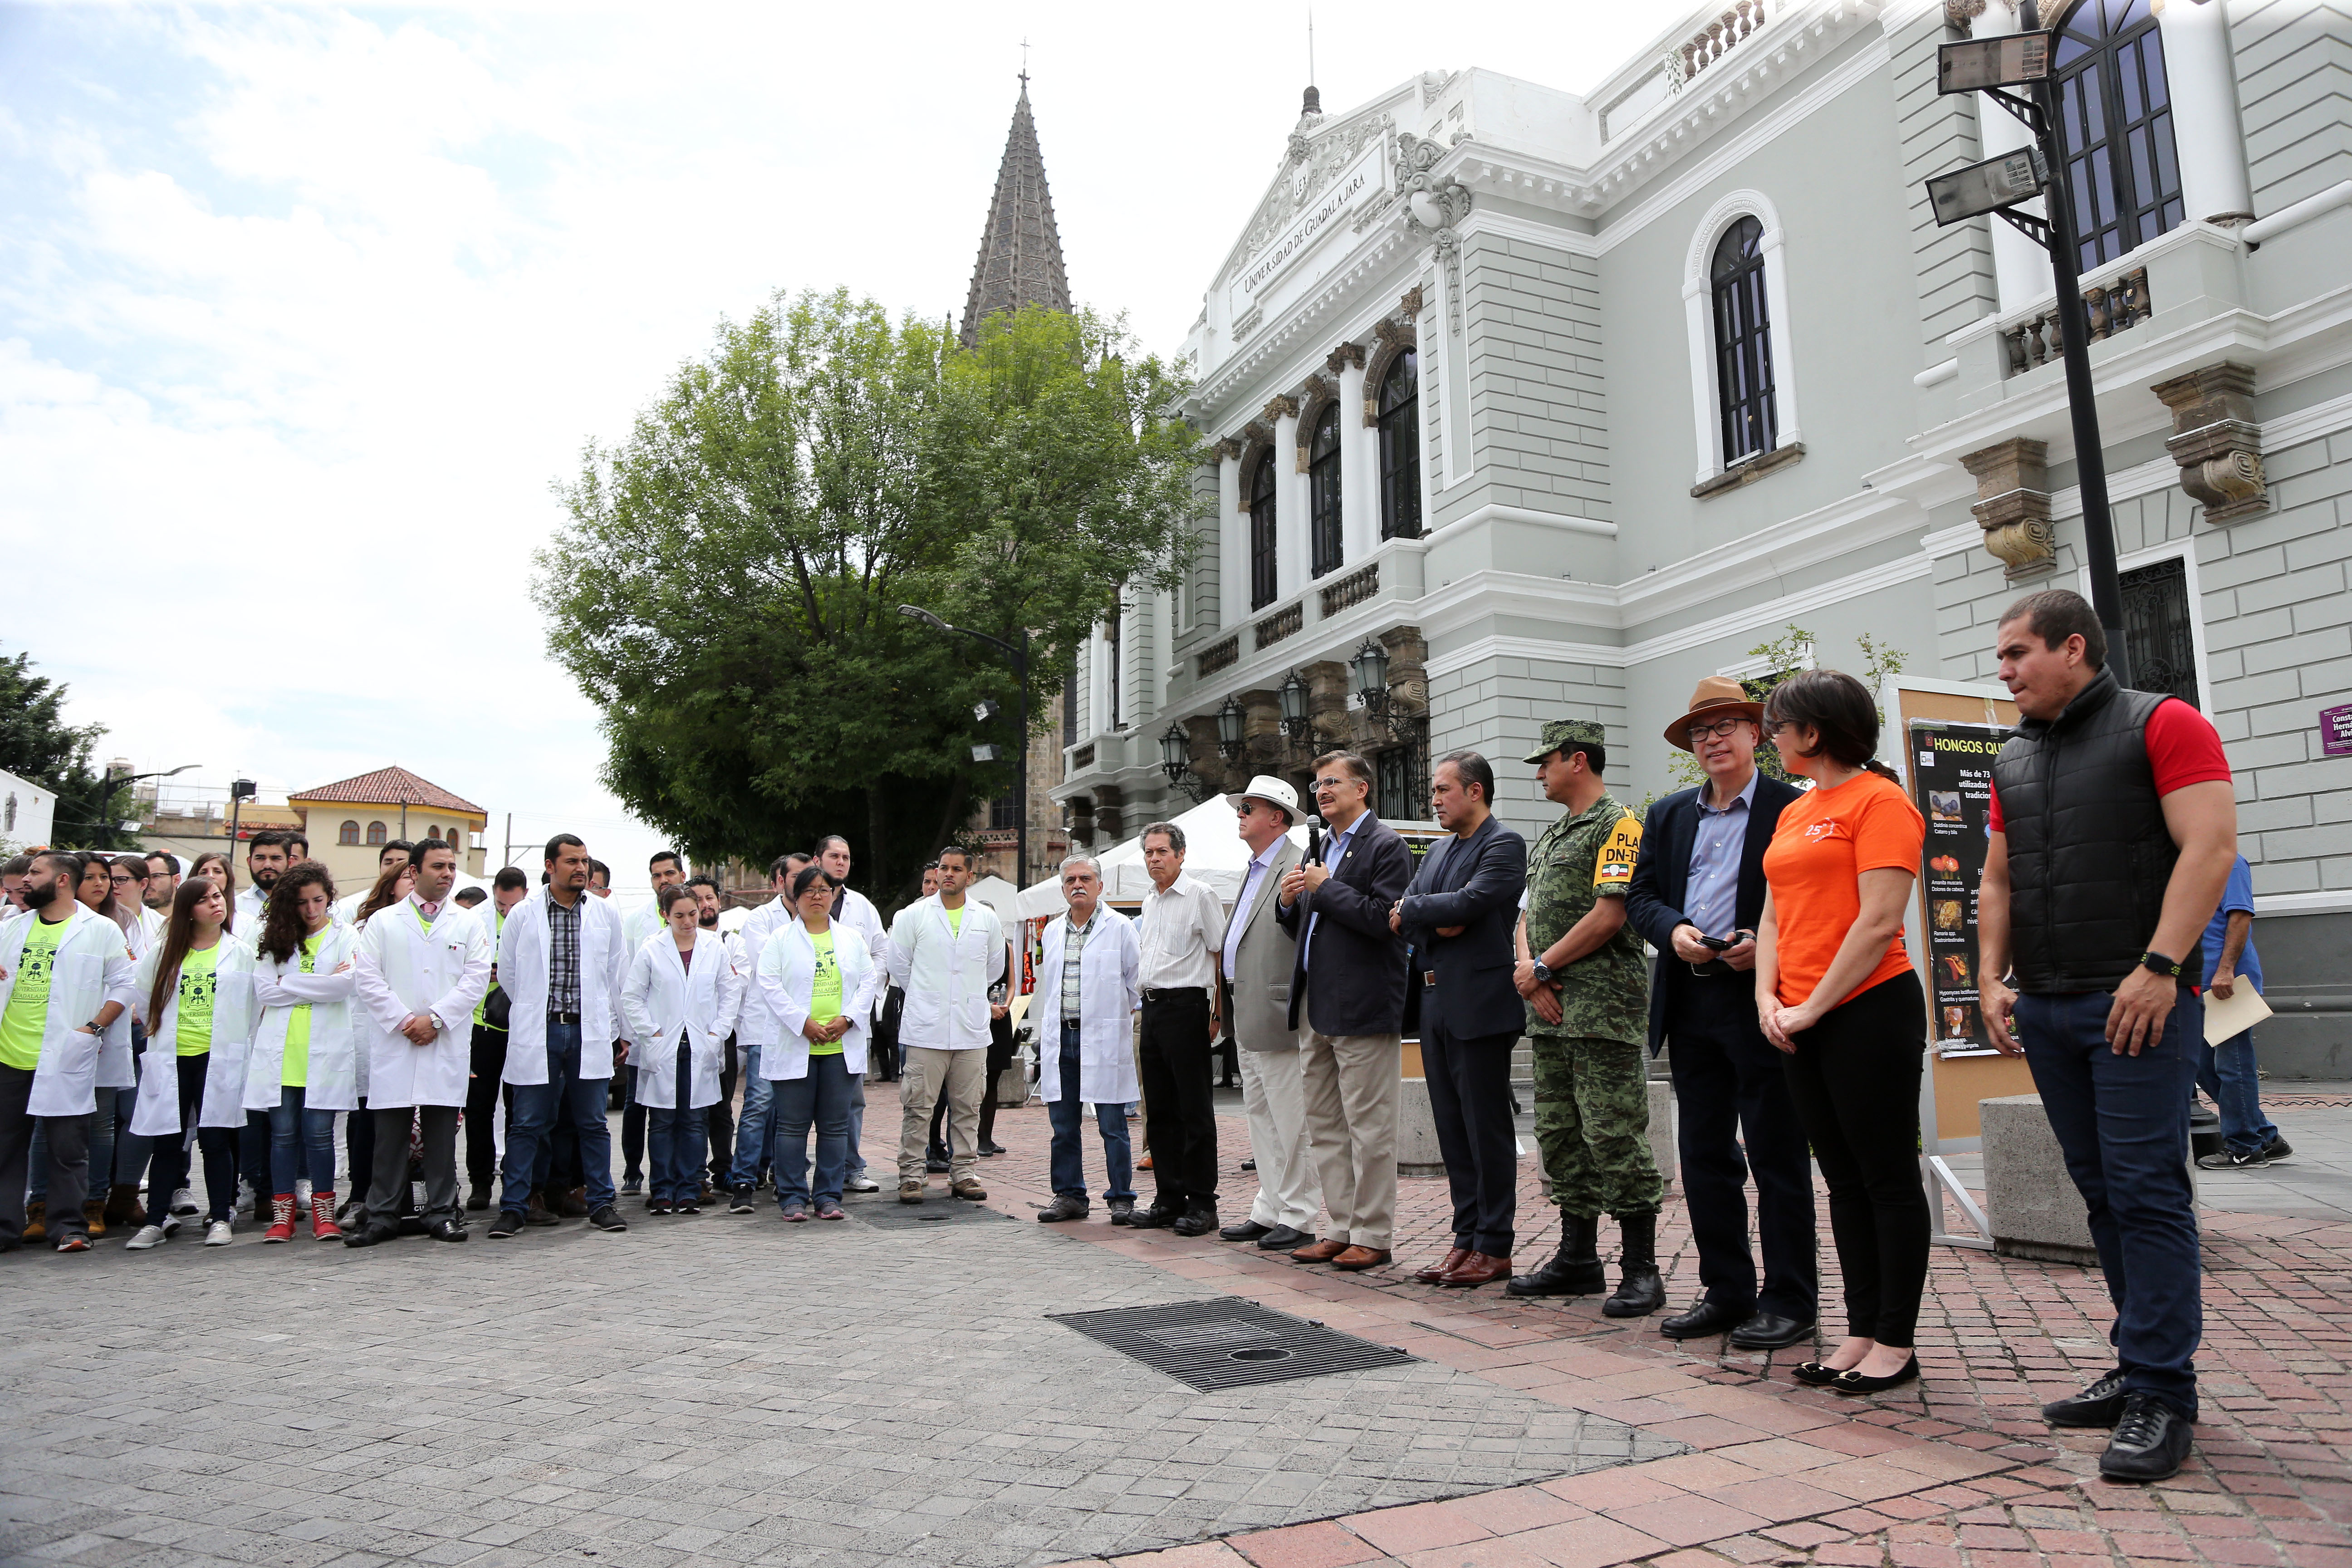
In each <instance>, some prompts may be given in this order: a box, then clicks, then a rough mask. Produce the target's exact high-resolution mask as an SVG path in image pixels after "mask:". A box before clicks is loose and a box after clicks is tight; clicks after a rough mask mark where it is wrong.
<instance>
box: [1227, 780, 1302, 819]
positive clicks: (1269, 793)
mask: <svg viewBox="0 0 2352 1568" xmlns="http://www.w3.org/2000/svg"><path fill="white" fill-rule="evenodd" d="M1245 800H1262V801H1264V802H1265V803H1266V805H1278V806H1280V807H1282V809H1283V810H1285V811H1286V812H1288V813H1290V820H1291V821H1293V822H1297V820H1299V818H1300V816H1301V815H1302V813H1301V812H1300V811H1299V809H1298V792H1297V790H1296V789H1293V788H1292V787H1291V785H1290V783H1289V781H1288V780H1286V779H1278V778H1276V777H1275V776H1274V775H1273V774H1272V773H1260V774H1258V775H1257V776H1256V777H1255V778H1254V779H1252V780H1250V782H1249V788H1247V789H1245V790H1243V791H1242V792H1241V793H1240V794H1238V795H1227V796H1225V804H1226V805H1230V806H1232V807H1233V808H1234V810H1236V811H1238V810H1240V809H1241V804H1242V802H1244V801H1245Z"/></svg>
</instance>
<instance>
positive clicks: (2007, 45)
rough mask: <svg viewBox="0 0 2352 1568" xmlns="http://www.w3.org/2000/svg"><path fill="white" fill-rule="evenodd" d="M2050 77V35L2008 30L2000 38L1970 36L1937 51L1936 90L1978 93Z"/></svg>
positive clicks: (2023, 85) (2044, 79)
mask: <svg viewBox="0 0 2352 1568" xmlns="http://www.w3.org/2000/svg"><path fill="white" fill-rule="evenodd" d="M2049 78H2050V35H2049V34H2048V33H2007V34H2004V35H2002V36H2001V37H1997V38H1966V39H1963V40H1961V41H1960V42H1959V43H1957V44H1946V45H1943V46H1942V47H1939V48H1937V51H1936V90H1937V92H1939V93H1940V92H1976V91H1979V89H1984V88H1989V87H2025V86H2029V85H2031V84H2032V83H2034V82H2038V81H2047V80H2048V79H2049Z"/></svg>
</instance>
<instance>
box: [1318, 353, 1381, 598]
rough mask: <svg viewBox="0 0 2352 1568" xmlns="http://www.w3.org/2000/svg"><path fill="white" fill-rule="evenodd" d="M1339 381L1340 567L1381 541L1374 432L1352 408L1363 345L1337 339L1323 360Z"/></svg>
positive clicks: (1360, 392)
mask: <svg viewBox="0 0 2352 1568" xmlns="http://www.w3.org/2000/svg"><path fill="white" fill-rule="evenodd" d="M1323 366H1324V369H1325V370H1326V371H1328V372H1329V373H1330V374H1331V375H1332V376H1333V377H1335V378H1336V379H1337V380H1338V382H1339V521H1340V530H1339V551H1340V555H1341V558H1342V561H1343V565H1342V566H1341V568H1340V570H1342V571H1345V570H1347V569H1348V568H1349V567H1352V566H1360V565H1361V564H1363V563H1364V562H1365V561H1366V560H1367V559H1368V558H1370V555H1371V553H1372V551H1373V550H1374V548H1375V547H1377V546H1378V545H1379V543H1380V542H1381V496H1380V482H1381V463H1380V436H1379V433H1378V432H1376V431H1374V432H1367V431H1366V430H1365V429H1364V427H1363V422H1362V421H1361V420H1360V419H1359V418H1357V417H1356V411H1357V410H1358V409H1360V408H1361V407H1362V406H1363V405H1364V351H1363V350H1362V349H1361V348H1360V347H1359V346H1358V345H1356V344H1354V343H1341V344H1340V345H1339V347H1338V348H1336V349H1333V350H1332V351H1331V356H1330V357H1329V358H1328V359H1327V360H1325V361H1324V362H1323Z"/></svg>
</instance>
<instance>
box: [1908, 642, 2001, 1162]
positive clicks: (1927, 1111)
mask: <svg viewBox="0 0 2352 1568" xmlns="http://www.w3.org/2000/svg"><path fill="white" fill-rule="evenodd" d="M1887 688H1888V689H1886V690H1885V692H1883V693H1882V695H1881V704H1882V706H1883V708H1884V709H1885V713H1886V725H1885V731H1884V740H1883V742H1882V752H1885V753H1886V755H1885V760H1886V761H1887V762H1889V763H1892V764H1893V765H1894V767H1895V772H1896V773H1898V774H1900V775H1901V777H1902V779H1903V783H1904V788H1905V789H1906V790H1907V791H1909V792H1910V794H1911V797H1912V799H1913V800H1914V801H1915V802H1916V803H1917V804H1918V805H1919V809H1920V812H1921V814H1922V815H1923V816H1927V819H1928V822H1927V842H1926V844H1925V846H1924V847H1922V849H1921V851H1920V857H1921V859H1922V860H1923V862H1925V863H1924V864H1923V865H1922V866H1921V867H1920V875H1919V881H1918V885H1917V891H1916V897H1915V898H1914V900H1913V901H1912V908H1911V910H1910V911H1909V914H1908V915H1907V917H1906V922H1905V923H1906V938H1907V939H1908V942H1909V946H1910V950H1911V952H1914V953H1915V954H1918V955H1920V957H1921V959H1922V960H1923V965H1924V970H1925V974H1926V979H1927V995H1928V999H1929V1001H1928V1008H1929V1013H1930V1016H1929V1017H1928V1018H1927V1019H1926V1020H1923V1024H1924V1026H1925V1028H1926V1030H1927V1039H1929V1040H1932V1041H1935V1042H1936V1044H1935V1046H1934V1047H1933V1048H1932V1049H1931V1050H1930V1053H1929V1056H1928V1058H1927V1063H1928V1070H1927V1074H1926V1076H1925V1079H1924V1081H1923V1083H1922V1086H1921V1092H1920V1098H1921V1101H1922V1103H1921V1106H1920V1112H1921V1115H1920V1126H1919V1132H1920V1139H1921V1142H1922V1143H1923V1145H1924V1148H1925V1152H1927V1153H1929V1154H1935V1153H1939V1152H1942V1153H1959V1152H1969V1151H1972V1150H1974V1149H1975V1148H1976V1147H1977V1140H1978V1137H1979V1116H1978V1112H1977V1102H1978V1101H1979V1100H1991V1099H1996V1098H1999V1097H2000V1096H2003V1095H2011V1094H2032V1092H2033V1078H2032V1074H2031V1073H2030V1072H2028V1071H2027V1069H2026V1066H2025V1062H2024V1060H2023V1059H2022V1058H2018V1057H2004V1056H2001V1055H2000V1054H1999V1053H1998V1052H1996V1051H1994V1050H1993V1049H1992V1048H1991V1045H1990V1040H1989V1038H1988V1037H1986V1036H1985V1034H1984V1021H1983V1020H1982V1019H1981V1018H1979V1017H1978V1016H1977V1004H1976V900H1977V885H1978V881H1979V878H1980V877H1981V875H1982V872H1983V867H1984V823H1985V813H1986V810H1987V808H1988V805H1989V802H1990V795H1991V773H1992V757H1993V754H1994V753H1995V752H1999V751H2000V737H2002V736H2004V735H2006V733H2007V732H2008V731H2009V730H2010V729H2011V727H2012V726H2013V725H2015V724H2016V722H2017V706H2016V704H2015V703H2013V702H2011V700H2009V693H2008V692H2007V691H2006V690H2005V689H2002V688H2001V687H2000V685H1999V684H1998V683H1996V682H1992V681H1953V680H1927V679H1915V678H1910V677H1905V676H1896V677H1894V678H1893V679H1890V680H1889V681H1888V683H1887ZM1923 736H1924V737H1925V738H1927V739H1928V740H1929V741H1931V742H1932V741H1934V740H1935V739H1937V738H1938V737H1940V738H1942V739H1943V740H1944V741H1945V742H1947V743H1946V744H1943V745H1940V746H1938V745H1935V744H1929V745H1927V746H1921V745H1919V744H1917V743H1916V742H1917V740H1918V739H1920V738H1921V737H1923ZM1988 746H1989V747H1990V749H1985V748H1987V747H1988ZM1923 753H1925V754H1926V755H1927V756H1928V758H1929V761H1928V762H1927V764H1926V765H1925V766H1923V765H1922V763H1921V757H1922V755H1923ZM1936 795H1944V796H1950V795H1958V797H1959V798H1958V800H1951V799H1948V798H1947V799H1944V800H1941V801H1938V800H1937V799H1935V798H1934V797H1935V796H1936ZM1932 806H1942V807H1944V808H1946V809H1944V810H1942V811H1940V812H1939V811H1936V810H1931V807H1932ZM1938 816H1942V817H1944V818H1946V820H1944V821H1941V822H1939V821H1938V820H1937V817H1938ZM1971 837H1972V841H1971ZM1939 861H1940V862H1943V864H1942V865H1938V864H1937V862H1939ZM1955 904H1957V906H1958V911H1957V920H1956V919H1955V911H1954V910H1953V909H1952V907H1951V906H1953V905H1955ZM1938 905H1942V906H1945V908H1944V909H1943V910H1942V915H1941V918H1942V921H1944V922H1945V923H1944V924H1943V925H1942V927H1941V929H1938V925H1937V920H1938V911H1937V906H1938ZM1947 959H1958V960H1959V961H1960V964H1961V966H1962V968H1964V970H1965V973H1966V978H1965V980H1960V979H1958V978H1956V977H1955V976H1954V975H1953V973H1952V968H1953V966H1952V965H1951V964H1949V963H1946V962H1945V960H1947ZM1948 1007H1958V1008H1961V1009H1962V1010H1963V1011H1962V1013H1961V1015H1960V1017H1959V1020H1958V1026H1959V1032H1958V1035H1957V1036H1954V1035H1953V1034H1952V1032H1951V1031H1952V1029H1953V1021H1952V1016H1951V1015H1950V1014H1948V1013H1947V1012H1946V1011H1945V1009H1946V1008H1948ZM1947 1046H1948V1047H1949V1048H1947Z"/></svg>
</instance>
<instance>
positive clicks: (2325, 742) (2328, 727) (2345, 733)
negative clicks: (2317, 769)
mask: <svg viewBox="0 0 2352 1568" xmlns="http://www.w3.org/2000/svg"><path fill="white" fill-rule="evenodd" d="M2319 754H2320V755H2321V756H2324V757H2352V707H2345V708H2323V709H2321V710H2319Z"/></svg>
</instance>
